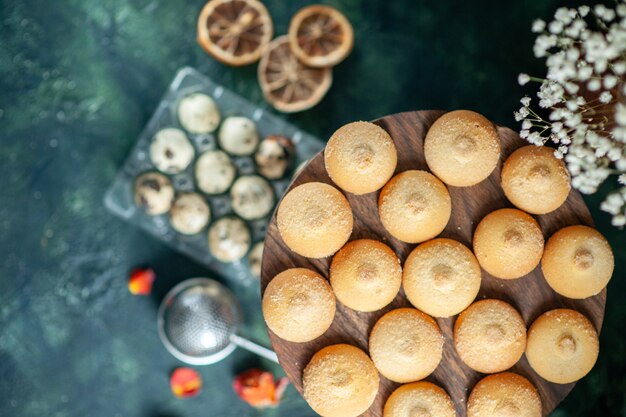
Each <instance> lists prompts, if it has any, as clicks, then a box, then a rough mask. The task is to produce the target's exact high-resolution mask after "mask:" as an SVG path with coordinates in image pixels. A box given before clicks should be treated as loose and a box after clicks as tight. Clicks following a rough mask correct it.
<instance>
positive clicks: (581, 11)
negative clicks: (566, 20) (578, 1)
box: [578, 6, 591, 17]
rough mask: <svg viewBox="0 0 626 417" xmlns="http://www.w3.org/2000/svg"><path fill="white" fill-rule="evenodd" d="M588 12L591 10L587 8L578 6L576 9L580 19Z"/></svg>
mask: <svg viewBox="0 0 626 417" xmlns="http://www.w3.org/2000/svg"><path fill="white" fill-rule="evenodd" d="M590 10H591V9H590V8H589V6H580V7H579V8H578V13H580V15H581V16H582V17H585V16H587V15H588V14H589V11H590Z"/></svg>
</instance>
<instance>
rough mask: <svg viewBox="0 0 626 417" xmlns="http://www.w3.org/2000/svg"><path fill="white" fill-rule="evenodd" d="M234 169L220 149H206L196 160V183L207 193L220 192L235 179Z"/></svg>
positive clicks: (226, 188)
mask: <svg viewBox="0 0 626 417" xmlns="http://www.w3.org/2000/svg"><path fill="white" fill-rule="evenodd" d="M235 174H236V169H235V165H234V164H233V162H232V161H231V160H230V158H229V157H228V155H226V154H225V153H224V152H222V151H217V150H212V151H206V152H204V153H203V154H202V155H200V156H199V157H198V160H197V161H196V184H197V185H198V188H199V189H200V190H202V191H203V192H205V193H207V194H221V193H223V192H225V191H226V190H228V187H230V185H231V184H232V183H233V180H234V179H235Z"/></svg>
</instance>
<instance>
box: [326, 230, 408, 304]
mask: <svg viewBox="0 0 626 417" xmlns="http://www.w3.org/2000/svg"><path fill="white" fill-rule="evenodd" d="M329 275H330V285H331V286H332V287H333V291H334V292H335V296H336V297H337V299H338V300H339V301H341V302H342V303H343V304H344V305H346V306H348V307H350V308H351V309H353V310H357V311H376V310H380V309H381V308H383V307H385V306H386V305H387V304H389V303H390V302H392V301H393V299H394V298H395V297H396V294H398V291H399V290H400V285H401V284H402V267H401V266H400V260H399V259H398V257H397V256H396V254H395V253H394V251H393V250H391V248H390V247H389V246H387V245H385V244H384V243H381V242H378V241H376V240H371V239H360V240H354V241H352V242H349V243H348V244H346V245H345V246H344V247H343V248H341V250H339V252H337V253H336V254H335V256H334V257H333V261H332V263H331V264H330V272H329Z"/></svg>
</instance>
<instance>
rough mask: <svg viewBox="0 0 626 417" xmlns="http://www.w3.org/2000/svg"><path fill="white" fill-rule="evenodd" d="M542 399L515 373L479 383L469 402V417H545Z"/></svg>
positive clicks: (488, 377) (529, 384) (490, 376)
mask: <svg viewBox="0 0 626 417" xmlns="http://www.w3.org/2000/svg"><path fill="white" fill-rule="evenodd" d="M541 415H542V414H541V396H540V395H539V393H538V392H537V388H535V386H534V385H533V384H532V383H531V382H530V381H529V380H527V379H526V378H524V377H523V376H520V375H517V374H514V373H512V372H502V373H500V374H495V375H489V376H486V377H485V378H483V379H481V380H480V381H478V383H477V384H476V386H475V387H474V389H473V390H472V393H471V394H470V396H469V399H468V401H467V417H541Z"/></svg>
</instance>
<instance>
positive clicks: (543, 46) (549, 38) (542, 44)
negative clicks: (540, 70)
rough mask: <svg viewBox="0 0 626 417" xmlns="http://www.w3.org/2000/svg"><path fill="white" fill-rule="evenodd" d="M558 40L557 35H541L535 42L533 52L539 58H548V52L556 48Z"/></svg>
mask: <svg viewBox="0 0 626 417" xmlns="http://www.w3.org/2000/svg"><path fill="white" fill-rule="evenodd" d="M557 40H558V38H557V37H556V36H555V35H540V36H538V37H537V39H536V40H535V46H534V48H533V51H534V53H535V56H536V57H537V58H542V57H544V56H546V54H547V52H548V50H550V49H551V48H553V47H555V46H556V44H557Z"/></svg>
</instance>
